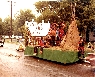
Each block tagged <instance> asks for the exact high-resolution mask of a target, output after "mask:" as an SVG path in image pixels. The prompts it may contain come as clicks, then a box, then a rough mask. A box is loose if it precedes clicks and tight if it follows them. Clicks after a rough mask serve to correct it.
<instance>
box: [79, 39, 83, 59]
mask: <svg viewBox="0 0 95 77" xmlns="http://www.w3.org/2000/svg"><path fill="white" fill-rule="evenodd" d="M78 50H79V51H78V57H79V59H81V58H82V57H81V55H82V56H83V58H84V40H83V39H82V38H81V39H80V41H79V44H78Z"/></svg>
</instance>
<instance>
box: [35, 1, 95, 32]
mask: <svg viewBox="0 0 95 77" xmlns="http://www.w3.org/2000/svg"><path fill="white" fill-rule="evenodd" d="M71 3H72V4H74V3H76V6H75V17H76V20H77V24H78V28H79V31H84V29H85V26H86V27H87V28H88V30H92V29H93V26H92V24H93V21H95V2H94V0H63V1H61V2H58V1H42V2H37V3H35V6H36V9H37V11H38V12H40V13H41V16H39V17H38V18H37V22H41V20H42V19H43V20H45V22H47V21H49V22H50V23H51V22H57V23H58V22H62V21H65V23H66V24H67V23H68V22H69V23H70V21H71V16H72V6H71Z"/></svg>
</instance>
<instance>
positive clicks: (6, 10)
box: [0, 0, 56, 19]
mask: <svg viewBox="0 0 95 77" xmlns="http://www.w3.org/2000/svg"><path fill="white" fill-rule="evenodd" d="M10 1H12V17H13V18H14V15H15V14H16V13H18V12H19V11H20V9H22V10H24V9H30V10H32V12H33V14H36V16H37V15H38V14H37V12H36V10H35V6H34V4H35V2H39V1H56V0H0V18H2V19H4V18H6V17H8V16H11V2H10Z"/></svg>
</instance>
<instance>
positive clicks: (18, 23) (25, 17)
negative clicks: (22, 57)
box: [14, 9, 35, 35]
mask: <svg viewBox="0 0 95 77" xmlns="http://www.w3.org/2000/svg"><path fill="white" fill-rule="evenodd" d="M32 19H35V16H34V15H33V14H32V11H31V10H29V9H26V10H20V14H19V15H18V16H16V20H15V23H14V24H15V34H16V35H22V33H23V30H22V28H23V26H24V24H25V21H32Z"/></svg>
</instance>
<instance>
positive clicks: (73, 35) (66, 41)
mask: <svg viewBox="0 0 95 77" xmlns="http://www.w3.org/2000/svg"><path fill="white" fill-rule="evenodd" d="M25 26H26V28H27V30H28V31H27V32H28V34H29V35H28V41H31V40H32V42H31V44H30V45H29V44H28V45H27V46H26V48H25V51H24V55H25V56H34V55H33V53H34V47H35V45H37V41H36V40H35V39H36V38H37V37H41V36H43V37H45V36H46V35H47V34H48V32H49V29H50V23H44V22H42V23H39V24H37V23H36V22H34V21H32V22H28V21H26V22H25ZM31 38H34V39H31ZM79 40H80V37H79V32H78V28H77V24H76V20H75V19H74V20H72V22H71V24H70V25H69V28H68V31H67V33H66V35H65V36H64V37H63V40H62V41H61V43H60V46H54V47H49V48H43V53H42V54H40V53H39V52H40V49H39V48H38V51H37V55H35V57H38V58H42V59H46V60H50V61H56V62H61V63H64V64H66V63H74V62H77V61H78V60H79V58H78V42H79ZM28 43H29V42H28Z"/></svg>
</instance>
